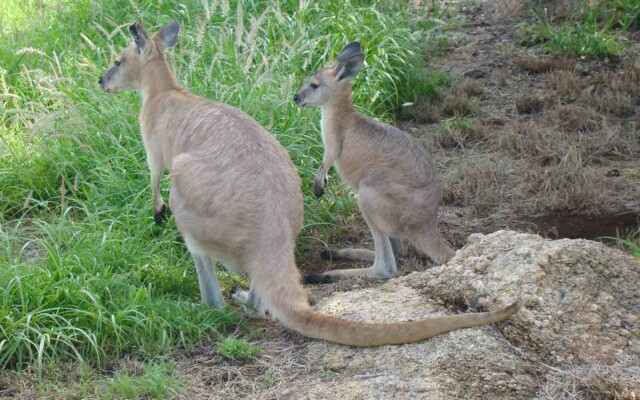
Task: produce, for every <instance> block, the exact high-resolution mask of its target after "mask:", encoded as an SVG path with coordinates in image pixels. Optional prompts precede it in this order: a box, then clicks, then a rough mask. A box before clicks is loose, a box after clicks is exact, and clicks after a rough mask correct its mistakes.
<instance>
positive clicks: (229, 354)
mask: <svg viewBox="0 0 640 400" xmlns="http://www.w3.org/2000/svg"><path fill="white" fill-rule="evenodd" d="M218 351H220V355H222V357H224V358H226V359H229V360H234V361H247V360H251V359H253V358H256V356H257V355H258V354H260V346H258V345H255V344H251V343H249V342H247V341H246V340H244V339H238V338H234V337H227V338H224V339H223V340H222V341H220V342H219V343H218Z"/></svg>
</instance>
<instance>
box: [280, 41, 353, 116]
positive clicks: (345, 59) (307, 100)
mask: <svg viewBox="0 0 640 400" xmlns="http://www.w3.org/2000/svg"><path fill="white" fill-rule="evenodd" d="M363 64H364V54H362V51H361V47H360V43H359V42H353V43H349V44H348V45H346V46H345V47H344V48H343V49H342V51H341V52H340V55H338V59H337V60H336V62H335V63H334V64H332V65H329V66H327V67H324V68H322V69H320V70H318V71H317V72H316V73H315V74H313V76H312V77H311V79H309V81H308V82H307V83H306V84H305V85H304V86H303V87H302V88H301V89H300V90H298V92H297V93H296V94H295V95H294V96H293V101H295V102H296V105H298V106H299V107H313V106H323V105H325V104H331V103H332V102H333V101H334V100H335V99H336V98H337V97H340V96H341V95H343V92H345V91H347V92H348V93H349V94H350V93H351V85H349V83H348V79H349V78H351V77H353V76H355V75H356V74H357V73H358V72H360V70H361V69H362V66H363Z"/></svg>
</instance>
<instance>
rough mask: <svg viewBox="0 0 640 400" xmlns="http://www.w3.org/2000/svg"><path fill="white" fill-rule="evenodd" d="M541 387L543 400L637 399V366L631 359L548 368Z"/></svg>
mask: <svg viewBox="0 0 640 400" xmlns="http://www.w3.org/2000/svg"><path fill="white" fill-rule="evenodd" d="M549 370H550V373H549V374H547V376H546V378H547V380H546V382H545V384H544V386H543V387H542V389H541V393H540V398H541V399H543V400H605V399H610V400H636V399H640V367H639V366H638V365H637V364H634V362H633V360H632V359H631V358H620V359H619V360H618V361H617V362H616V363H615V364H613V365H598V364H596V365H586V366H572V367H567V368H555V367H549Z"/></svg>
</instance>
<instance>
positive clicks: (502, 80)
mask: <svg viewBox="0 0 640 400" xmlns="http://www.w3.org/2000/svg"><path fill="white" fill-rule="evenodd" d="M508 76H509V74H508V73H507V70H506V69H504V68H503V69H499V70H498V71H496V73H495V77H496V82H497V83H498V86H500V87H505V86H507V83H509V80H508V79H507V77H508Z"/></svg>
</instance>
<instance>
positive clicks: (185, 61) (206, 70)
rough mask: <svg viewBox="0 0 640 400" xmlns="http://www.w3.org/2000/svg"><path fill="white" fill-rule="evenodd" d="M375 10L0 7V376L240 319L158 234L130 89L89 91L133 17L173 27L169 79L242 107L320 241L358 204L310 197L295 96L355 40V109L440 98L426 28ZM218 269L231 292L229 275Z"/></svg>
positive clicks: (304, 128)
mask: <svg viewBox="0 0 640 400" xmlns="http://www.w3.org/2000/svg"><path fill="white" fill-rule="evenodd" d="M381 4H382V3H381ZM381 4H379V3H378V2H377V1H375V0H370V1H358V2H349V1H346V0H328V1H325V2H322V4H320V3H314V2H308V1H305V0H301V1H298V0H296V1H293V0H288V1H281V2H268V1H248V0H244V1H229V0H213V1H206V0H204V1H196V0H188V1H177V0H167V1H163V2H135V1H129V0H115V1H109V2H107V1H104V0H103V1H90V0H67V1H64V2H60V1H54V0H42V1H38V2H32V1H28V2H22V1H18V0H7V1H5V2H3V8H4V10H3V18H2V24H1V25H0V29H1V30H2V32H1V34H2V35H3V36H4V37H5V38H6V40H4V39H3V40H1V41H0V65H2V68H0V149H1V153H0V213H2V216H1V217H0V369H1V368H6V367H22V366H24V365H25V364H33V363H38V364H39V365H43V364H46V363H47V362H48V361H52V360H65V359H69V358H72V359H80V360H84V361H90V362H92V363H97V364H100V363H101V362H102V361H103V360H104V359H105V358H109V357H115V356H118V355H120V354H125V353H126V354H138V355H143V356H152V355H153V354H158V353H159V352H163V353H164V352H167V351H171V349H173V348H175V347H176V346H183V347H188V346H191V345H193V344H195V343H197V342H199V341H200V340H202V339H205V338H209V337H218V336H219V335H220V333H221V332H224V331H225V330H226V329H227V328H228V327H229V326H232V325H235V324H237V323H238V322H239V317H238V316H237V315H236V314H234V313H233V312H231V311H228V310H226V311H211V310H207V309H205V308H203V307H193V306H192V305H191V303H192V302H197V301H198V297H199V295H198V292H197V282H196V278H195V274H194V272H193V267H192V262H191V260H190V257H189V256H188V254H187V253H186V252H185V250H184V246H183V244H182V243H181V240H180V237H179V235H178V234H177V232H176V230H175V227H174V225H173V223H172V222H171V221H169V223H168V224H167V225H166V226H164V227H156V226H155V225H154V224H153V219H152V211H151V199H150V191H149V177H148V171H147V167H146V164H145V155H144V150H143V148H142V145H141V141H140V138H139V132H138V122H137V113H138V110H139V105H140V99H139V96H138V95H137V94H135V93H125V94H121V95H118V96H107V95H105V94H103V93H101V91H100V90H99V88H98V86H97V78H98V76H99V75H100V73H101V72H102V71H103V70H105V69H106V68H107V67H108V66H109V64H110V63H111V62H112V61H113V55H114V53H115V52H116V51H117V50H118V49H119V48H121V47H123V46H125V45H126V44H127V42H128V41H129V37H128V33H127V26H128V25H129V24H131V23H132V22H134V21H140V22H142V23H144V24H145V25H146V26H147V27H148V28H150V29H151V30H154V29H155V28H157V27H158V26H160V25H162V24H164V23H166V22H167V21H169V20H172V19H176V20H178V21H179V22H180V23H181V24H182V33H181V36H180V39H179V41H178V45H177V47H176V49H175V50H174V51H173V54H172V55H170V56H169V60H170V62H171V63H172V64H173V67H174V70H175V72H176V75H177V77H178V79H179V81H180V82H181V83H182V84H183V85H184V86H185V87H187V88H189V89H190V90H192V91H193V92H195V93H196V94H200V95H202V96H205V97H208V98H213V99H217V100H219V101H223V102H227V103H229V104H232V105H235V106H237V107H240V108H241V109H243V110H245V111H246V112H248V113H249V114H251V115H252V116H253V117H254V118H256V119H257V120H258V121H259V122H260V123H261V124H263V125H264V126H265V127H267V129H268V130H269V131H270V132H272V133H273V134H274V135H275V137H276V138H277V139H278V140H279V141H280V142H281V143H282V144H283V145H284V146H285V147H286V148H287V150H288V151H289V154H290V155H291V157H292V159H293V160H294V162H295V164H296V166H297V167H298V169H299V172H300V174H301V176H302V178H303V191H304V193H305V206H306V209H305V212H306V216H305V218H306V219H305V229H306V230H307V231H309V230H311V229H313V230H314V231H315V230H317V229H318V227H321V226H325V225H330V224H332V223H333V218H334V215H333V214H332V212H333V211H332V210H334V209H335V207H334V204H335V203H336V202H340V204H346V206H345V207H344V208H343V210H344V212H350V210H353V207H354V206H355V203H354V202H355V200H353V198H352V197H350V196H344V198H341V197H340V196H341V194H340V193H341V191H338V190H334V191H329V192H328V193H327V195H326V199H325V200H323V202H318V201H314V199H313V197H312V196H311V195H310V193H311V190H310V188H311V179H312V177H313V175H314V173H315V170H316V168H317V167H318V165H319V160H320V159H321V154H322V146H321V141H320V138H319V134H318V122H319V115H318V112H317V110H301V109H298V108H296V107H295V106H294V105H293V104H292V102H291V101H290V98H291V96H292V95H293V93H294V92H295V91H296V90H297V88H298V86H300V85H301V84H302V82H303V81H304V80H305V79H306V78H307V77H308V76H309V75H310V74H311V73H312V72H313V71H314V70H315V69H316V68H318V67H319V66H320V65H322V64H323V63H325V62H327V61H329V60H331V59H332V58H333V57H334V56H335V55H336V54H337V52H338V51H339V50H340V48H341V47H342V46H343V45H344V44H346V43H347V42H349V41H352V40H356V39H358V40H360V41H361V42H362V44H363V47H364V51H365V53H366V55H367V63H368V66H367V68H366V69H365V70H364V71H363V72H362V73H361V76H359V77H358V78H357V79H355V103H356V104H357V105H358V107H360V108H361V109H362V110H363V112H365V113H368V114H372V115H375V116H376V117H379V118H383V119H387V120H389V119H393V117H394V115H395V110H396V108H397V106H398V104H402V103H403V102H406V101H413V100H415V98H416V97H417V96H419V95H420V94H421V93H423V92H425V91H429V90H433V88H432V87H431V86H430V85H432V81H433V80H432V79H429V76H428V74H425V73H424V72H423V71H422V70H421V68H422V52H423V50H424V46H425V45H426V44H427V43H428V32H424V31H416V30H415V29H413V28H411V27H412V26H415V24H412V23H411V22H410V20H412V17H411V16H410V14H409V13H408V11H407V10H406V8H405V7H400V6H398V5H397V4H396V5H394V7H393V10H391V9H384V8H383V6H382V5H381ZM163 184H164V185H163V190H164V195H165V198H166V196H167V187H168V186H167V182H166V181H165V182H163ZM332 207H333V208H332ZM220 277H221V279H222V282H223V284H224V285H225V286H226V285H227V284H228V283H229V282H237V281H238V280H239V279H240V278H238V277H234V276H231V275H229V274H225V273H220Z"/></svg>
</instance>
